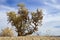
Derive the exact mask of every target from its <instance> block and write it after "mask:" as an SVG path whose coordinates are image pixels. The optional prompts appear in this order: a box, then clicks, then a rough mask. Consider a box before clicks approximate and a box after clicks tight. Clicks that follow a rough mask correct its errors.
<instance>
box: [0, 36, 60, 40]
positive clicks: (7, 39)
mask: <svg viewBox="0 0 60 40" xmlns="http://www.w3.org/2000/svg"><path fill="white" fill-rule="evenodd" d="M0 40H60V37H40V36H23V37H22V36H21V37H0Z"/></svg>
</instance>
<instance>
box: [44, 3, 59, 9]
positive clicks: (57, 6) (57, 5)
mask: <svg viewBox="0 0 60 40" xmlns="http://www.w3.org/2000/svg"><path fill="white" fill-rule="evenodd" d="M44 4H45V5H47V6H50V7H52V8H55V9H60V4H57V3H56V4H52V3H48V2H44Z"/></svg>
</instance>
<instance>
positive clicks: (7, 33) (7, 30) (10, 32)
mask: <svg viewBox="0 0 60 40" xmlns="http://www.w3.org/2000/svg"><path fill="white" fill-rule="evenodd" d="M0 36H1V37H12V36H14V33H13V30H12V29H11V28H9V27H7V28H4V29H3V30H2V32H1V35H0Z"/></svg>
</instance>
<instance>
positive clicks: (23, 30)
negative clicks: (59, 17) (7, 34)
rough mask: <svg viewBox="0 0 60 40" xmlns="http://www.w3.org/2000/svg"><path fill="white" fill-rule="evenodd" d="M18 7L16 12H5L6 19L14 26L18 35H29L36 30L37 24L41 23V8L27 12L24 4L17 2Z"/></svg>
mask: <svg viewBox="0 0 60 40" xmlns="http://www.w3.org/2000/svg"><path fill="white" fill-rule="evenodd" d="M18 7H19V9H18V12H17V13H15V12H13V11H11V12H8V13H7V16H8V21H9V22H10V23H11V25H12V26H15V27H16V29H17V30H16V32H17V33H18V36H26V35H30V34H32V33H33V32H36V31H38V24H39V25H41V24H42V19H43V14H42V10H38V9H37V11H36V12H29V11H28V9H27V8H26V7H25V5H24V4H18ZM29 13H30V14H31V18H30V16H29Z"/></svg>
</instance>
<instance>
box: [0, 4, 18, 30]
mask: <svg viewBox="0 0 60 40" xmlns="http://www.w3.org/2000/svg"><path fill="white" fill-rule="evenodd" d="M9 11H15V12H17V9H15V8H12V7H9V6H5V5H0V29H1V28H3V27H8V26H11V25H10V24H8V21H7V20H8V19H7V14H6V13H7V12H9Z"/></svg>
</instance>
